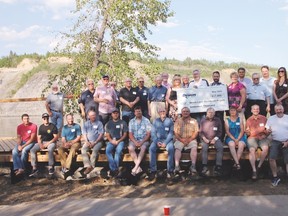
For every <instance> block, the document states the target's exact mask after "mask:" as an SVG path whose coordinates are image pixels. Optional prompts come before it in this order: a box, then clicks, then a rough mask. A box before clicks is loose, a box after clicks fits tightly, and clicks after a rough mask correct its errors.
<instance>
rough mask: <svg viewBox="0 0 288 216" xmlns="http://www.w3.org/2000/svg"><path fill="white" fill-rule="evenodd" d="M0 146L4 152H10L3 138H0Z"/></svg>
mask: <svg viewBox="0 0 288 216" xmlns="http://www.w3.org/2000/svg"><path fill="white" fill-rule="evenodd" d="M1 146H2V147H3V148H4V152H11V148H10V146H9V145H7V144H6V142H5V141H4V140H3V139H2V140H1Z"/></svg>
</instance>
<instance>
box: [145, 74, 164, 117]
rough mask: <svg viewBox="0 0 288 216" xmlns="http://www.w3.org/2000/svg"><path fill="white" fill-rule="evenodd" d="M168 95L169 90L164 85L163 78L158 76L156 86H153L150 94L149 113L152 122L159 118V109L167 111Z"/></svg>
mask: <svg viewBox="0 0 288 216" xmlns="http://www.w3.org/2000/svg"><path fill="white" fill-rule="evenodd" d="M166 94H167V88H166V87H164V86H163V85H162V77H161V76H156V77H155V86H152V87H151V88H150V89H149V93H148V112H149V116H150V120H151V122H153V121H154V120H155V119H156V118H159V114H158V111H157V109H158V107H162V108H163V107H164V108H165V109H167V107H168V105H167V102H166V100H165V98H166Z"/></svg>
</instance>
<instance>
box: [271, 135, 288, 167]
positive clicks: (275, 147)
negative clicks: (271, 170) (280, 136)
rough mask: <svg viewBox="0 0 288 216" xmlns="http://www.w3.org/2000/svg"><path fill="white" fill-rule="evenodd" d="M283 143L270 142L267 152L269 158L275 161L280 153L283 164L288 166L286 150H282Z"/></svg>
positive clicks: (287, 150)
mask: <svg viewBox="0 0 288 216" xmlns="http://www.w3.org/2000/svg"><path fill="white" fill-rule="evenodd" d="M282 146H283V143H282V142H280V141H277V140H272V142H271V146H270V152H269V158H270V159H274V160H276V159H277V158H278V156H279V155H280V154H281V153H282V155H283V159H284V163H285V164H288V148H287V147H285V148H282Z"/></svg>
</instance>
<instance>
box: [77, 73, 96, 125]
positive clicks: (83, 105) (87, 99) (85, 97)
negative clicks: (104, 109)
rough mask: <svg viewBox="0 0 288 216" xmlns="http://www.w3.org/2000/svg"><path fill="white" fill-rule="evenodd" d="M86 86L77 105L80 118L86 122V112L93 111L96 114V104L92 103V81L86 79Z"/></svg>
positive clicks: (93, 90)
mask: <svg viewBox="0 0 288 216" xmlns="http://www.w3.org/2000/svg"><path fill="white" fill-rule="evenodd" d="M86 86H87V90H86V91H84V92H83V93H82V94H81V96H80V98H79V100H78V103H79V106H80V110H81V116H82V118H83V119H87V120H88V116H87V114H88V111H89V110H94V111H95V112H96V113H98V104H97V103H96V102H95V101H94V94H95V87H94V81H93V80H92V79H87V81H86Z"/></svg>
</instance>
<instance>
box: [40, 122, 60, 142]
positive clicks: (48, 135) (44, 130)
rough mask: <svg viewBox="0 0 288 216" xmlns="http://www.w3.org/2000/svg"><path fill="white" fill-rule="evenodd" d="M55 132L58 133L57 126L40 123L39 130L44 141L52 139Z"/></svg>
mask: <svg viewBox="0 0 288 216" xmlns="http://www.w3.org/2000/svg"><path fill="white" fill-rule="evenodd" d="M53 134H58V130H57V127H56V126H55V125H54V124H52V123H49V125H47V126H46V125H44V124H42V125H40V127H39V130H38V135H41V140H42V141H43V142H47V141H50V140H52V139H53V138H54V136H53Z"/></svg>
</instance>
